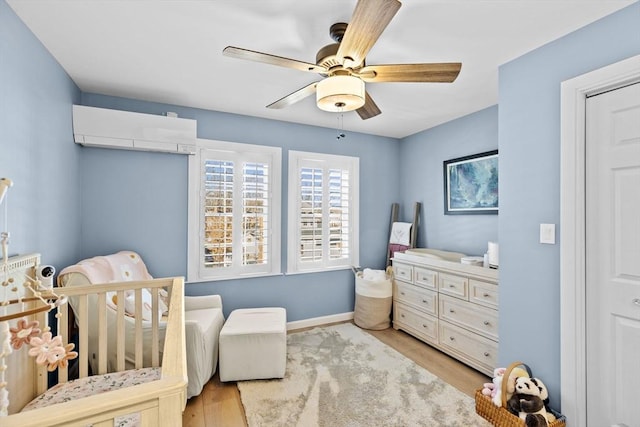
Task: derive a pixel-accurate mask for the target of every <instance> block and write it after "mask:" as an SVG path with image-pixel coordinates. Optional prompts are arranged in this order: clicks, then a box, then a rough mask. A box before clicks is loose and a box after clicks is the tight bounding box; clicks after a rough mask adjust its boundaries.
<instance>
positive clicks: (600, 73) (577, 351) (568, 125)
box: [560, 55, 640, 426]
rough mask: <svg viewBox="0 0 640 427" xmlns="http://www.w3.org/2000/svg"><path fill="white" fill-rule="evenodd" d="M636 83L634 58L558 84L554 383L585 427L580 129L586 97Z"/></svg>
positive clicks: (639, 70)
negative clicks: (557, 343)
mask: <svg viewBox="0 0 640 427" xmlns="http://www.w3.org/2000/svg"><path fill="white" fill-rule="evenodd" d="M635 82H640V55H637V56H632V57H630V58H628V59H625V60H623V61H620V62H617V63H614V64H611V65H608V66H605V67H603V68H599V69H597V70H594V71H591V72H589V73H586V74H583V75H581V76H577V77H575V78H573V79H570V80H566V81H564V82H562V84H561V101H560V110H561V120H560V127H561V129H560V130H561V143H560V322H561V326H560V343H561V344H560V345H561V352H560V379H561V406H562V413H563V414H564V415H565V416H566V417H567V420H569V423H570V425H573V426H584V425H587V419H586V418H587V409H586V406H587V388H586V377H587V369H586V337H587V331H586V326H585V316H586V305H585V304H586V288H585V283H586V274H585V267H586V250H585V248H586V246H585V244H586V219H585V217H586V209H585V196H586V194H585V193H586V189H585V177H586V175H585V174H586V170H585V151H586V150H585V146H586V143H585V137H586V132H585V126H586V100H587V97H588V96H591V95H594V94H597V93H601V92H605V91H608V90H613V89H616V88H619V87H622V86H626V85H628V84H631V83H635Z"/></svg>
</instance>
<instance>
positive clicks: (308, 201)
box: [287, 151, 359, 273]
mask: <svg viewBox="0 0 640 427" xmlns="http://www.w3.org/2000/svg"><path fill="white" fill-rule="evenodd" d="M358 165H359V160H358V158H357V157H347V156H335V155H327V154H317V153H304V152H300V151H290V152H289V219H288V262H287V272H288V273H302V272H312V271H323V270H327V269H339V268H350V267H351V266H352V265H358V263H359V261H358V201H359V193H358V176H359V169H358Z"/></svg>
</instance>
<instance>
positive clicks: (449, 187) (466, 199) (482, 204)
mask: <svg viewBox="0 0 640 427" xmlns="http://www.w3.org/2000/svg"><path fill="white" fill-rule="evenodd" d="M443 171H444V213H445V215H468V214H497V213H498V150H495V151H487V152H485V153H479V154H474V155H471V156H466V157H459V158H457V159H451V160H445V161H444V162H443Z"/></svg>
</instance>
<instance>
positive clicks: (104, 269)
mask: <svg viewBox="0 0 640 427" xmlns="http://www.w3.org/2000/svg"><path fill="white" fill-rule="evenodd" d="M67 273H80V274H83V275H85V276H86V277H87V279H89V281H90V282H91V283H111V282H127V281H131V280H151V279H153V277H151V275H150V274H149V271H147V266H146V265H144V262H142V259H141V258H140V255H138V254H137V253H135V252H133V251H120V252H118V253H116V254H113V255H108V256H97V257H93V258H89V259H85V260H82V261H80V262H79V263H77V264H75V265H71V266H69V267H66V268H64V269H63V270H62V271H61V272H60V275H64V274H67Z"/></svg>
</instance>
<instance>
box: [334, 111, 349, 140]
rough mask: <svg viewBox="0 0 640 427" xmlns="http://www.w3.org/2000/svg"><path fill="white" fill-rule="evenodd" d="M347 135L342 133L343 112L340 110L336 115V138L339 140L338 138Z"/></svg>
mask: <svg viewBox="0 0 640 427" xmlns="http://www.w3.org/2000/svg"><path fill="white" fill-rule="evenodd" d="M346 137H347V135H345V134H344V113H343V112H342V111H340V114H339V115H338V128H337V129H336V139H337V140H340V138H346Z"/></svg>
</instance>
